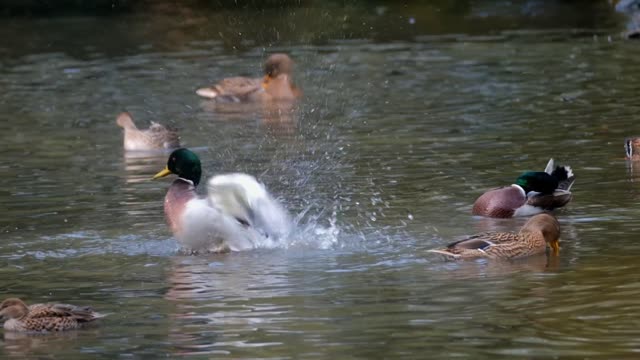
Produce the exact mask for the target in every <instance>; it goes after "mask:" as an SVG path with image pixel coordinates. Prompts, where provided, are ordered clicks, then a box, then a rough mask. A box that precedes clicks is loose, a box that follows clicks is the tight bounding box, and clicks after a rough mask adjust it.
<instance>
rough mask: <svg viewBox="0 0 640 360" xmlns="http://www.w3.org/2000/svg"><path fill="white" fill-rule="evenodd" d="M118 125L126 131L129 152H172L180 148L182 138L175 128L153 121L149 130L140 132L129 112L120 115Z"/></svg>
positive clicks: (125, 144) (126, 145)
mask: <svg viewBox="0 0 640 360" xmlns="http://www.w3.org/2000/svg"><path fill="white" fill-rule="evenodd" d="M116 123H117V124H118V126H120V127H121V128H123V129H124V149H125V150H127V151H154V150H171V149H177V148H179V147H180V136H179V135H178V131H177V130H176V129H174V128H171V127H165V126H163V125H160V124H158V123H156V122H153V121H152V122H151V126H149V128H148V129H143V130H140V129H138V127H136V124H135V123H134V122H133V118H132V117H131V114H129V113H128V112H123V113H120V115H118V118H117V119H116Z"/></svg>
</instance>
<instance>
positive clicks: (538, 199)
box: [472, 159, 576, 218]
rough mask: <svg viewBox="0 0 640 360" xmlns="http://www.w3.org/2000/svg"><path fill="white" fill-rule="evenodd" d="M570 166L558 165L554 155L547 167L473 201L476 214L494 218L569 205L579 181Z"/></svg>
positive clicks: (535, 212)
mask: <svg viewBox="0 0 640 360" xmlns="http://www.w3.org/2000/svg"><path fill="white" fill-rule="evenodd" d="M575 179H576V178H575V176H574V175H573V171H572V170H571V168H570V167H569V166H555V165H554V162H553V159H550V160H549V162H548V163H547V167H546V168H545V170H544V171H528V172H525V173H523V174H522V175H520V177H518V179H516V182H515V184H513V185H510V186H503V187H500V188H495V189H491V190H489V191H487V192H485V193H484V194H482V195H481V196H480V197H479V198H478V199H477V200H476V201H475V203H474V204H473V210H472V213H473V215H481V216H488V217H494V218H510V217H514V216H531V215H534V214H539V213H541V212H543V211H546V210H553V209H555V208H559V207H562V206H564V205H566V204H567V203H568V202H569V201H570V200H571V191H570V190H571V186H572V185H573V182H574V181H575Z"/></svg>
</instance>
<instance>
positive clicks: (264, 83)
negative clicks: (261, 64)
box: [262, 75, 271, 89]
mask: <svg viewBox="0 0 640 360" xmlns="http://www.w3.org/2000/svg"><path fill="white" fill-rule="evenodd" d="M269 81H271V76H269V75H265V76H264V80H262V88H263V89H266V88H267V87H268V86H269Z"/></svg>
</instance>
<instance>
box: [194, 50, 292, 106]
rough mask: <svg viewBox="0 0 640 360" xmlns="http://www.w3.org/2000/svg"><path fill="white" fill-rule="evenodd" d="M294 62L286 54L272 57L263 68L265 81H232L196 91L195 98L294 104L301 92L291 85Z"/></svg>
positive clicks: (242, 79)
mask: <svg viewBox="0 0 640 360" xmlns="http://www.w3.org/2000/svg"><path fill="white" fill-rule="evenodd" d="M293 66H294V64H293V60H291V58H290V57H289V55H287V54H273V55H271V56H269V58H268V59H267V61H266V62H265V64H264V74H265V75H264V77H262V78H257V79H256V78H247V77H241V76H236V77H231V78H226V79H222V80H221V81H220V82H218V83H217V84H215V85H212V86H209V87H203V88H200V89H198V90H196V94H198V95H200V96H202V97H204V98H207V99H215V100H217V101H221V102H260V101H269V100H295V99H297V98H299V97H301V96H302V91H300V89H299V88H298V87H297V86H296V85H295V84H294V83H293V79H292V72H293Z"/></svg>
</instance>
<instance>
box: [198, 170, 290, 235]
mask: <svg viewBox="0 0 640 360" xmlns="http://www.w3.org/2000/svg"><path fill="white" fill-rule="evenodd" d="M207 188H208V200H209V202H210V204H211V205H212V206H216V207H218V208H220V209H221V211H222V212H224V213H226V214H228V215H230V216H232V217H234V218H236V219H237V220H238V221H239V222H240V223H241V224H244V225H246V226H249V227H252V228H255V229H256V230H258V231H259V232H262V233H263V235H265V236H266V237H280V236H283V235H284V234H286V233H287V232H288V231H289V227H290V220H289V216H288V214H287V212H286V210H285V209H284V207H283V206H282V205H281V204H280V203H279V202H278V201H277V200H275V199H274V198H273V197H272V196H271V194H269V192H268V191H267V189H266V188H265V187H264V185H262V184H261V183H259V182H258V181H257V180H256V179H255V178H254V177H253V176H251V175H247V174H241V173H235V174H225V175H218V176H214V177H212V178H211V179H210V180H209V182H208V184H207Z"/></svg>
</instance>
